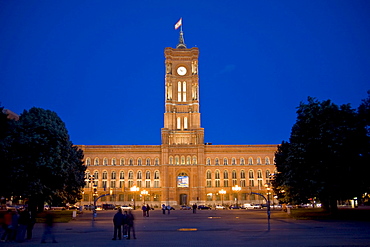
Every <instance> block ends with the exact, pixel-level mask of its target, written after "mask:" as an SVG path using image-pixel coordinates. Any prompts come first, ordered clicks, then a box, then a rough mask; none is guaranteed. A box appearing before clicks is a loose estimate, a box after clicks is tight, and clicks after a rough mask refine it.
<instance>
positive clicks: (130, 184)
mask: <svg viewBox="0 0 370 247" xmlns="http://www.w3.org/2000/svg"><path fill="white" fill-rule="evenodd" d="M132 186H134V181H132V180H130V181H128V187H129V188H131V187H132Z"/></svg>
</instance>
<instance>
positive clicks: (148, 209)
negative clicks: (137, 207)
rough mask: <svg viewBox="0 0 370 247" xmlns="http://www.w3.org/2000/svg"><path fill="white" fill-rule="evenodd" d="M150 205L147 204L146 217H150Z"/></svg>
mask: <svg viewBox="0 0 370 247" xmlns="http://www.w3.org/2000/svg"><path fill="white" fill-rule="evenodd" d="M149 211H150V206H149V204H146V217H149Z"/></svg>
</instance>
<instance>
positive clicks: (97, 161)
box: [94, 158, 99, 166]
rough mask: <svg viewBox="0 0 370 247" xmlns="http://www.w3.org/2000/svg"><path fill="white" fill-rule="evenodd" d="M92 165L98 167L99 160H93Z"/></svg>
mask: <svg viewBox="0 0 370 247" xmlns="http://www.w3.org/2000/svg"><path fill="white" fill-rule="evenodd" d="M94 165H96V166H98V165H99V159H98V158H95V160H94Z"/></svg>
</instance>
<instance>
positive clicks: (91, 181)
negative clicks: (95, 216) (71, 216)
mask: <svg viewBox="0 0 370 247" xmlns="http://www.w3.org/2000/svg"><path fill="white" fill-rule="evenodd" d="M88 179H89V183H90V184H91V190H90V192H91V197H90V196H89V210H91V198H92V197H94V194H93V183H94V175H90V176H89V177H88Z"/></svg>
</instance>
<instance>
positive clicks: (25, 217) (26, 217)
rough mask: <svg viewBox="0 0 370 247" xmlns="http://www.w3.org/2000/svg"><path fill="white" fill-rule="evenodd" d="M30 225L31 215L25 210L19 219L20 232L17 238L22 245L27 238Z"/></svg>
mask: <svg viewBox="0 0 370 247" xmlns="http://www.w3.org/2000/svg"><path fill="white" fill-rule="evenodd" d="M29 223H30V214H29V212H28V210H23V211H21V212H20V213H19V219H18V224H19V225H18V231H17V236H16V241H17V242H18V243H22V242H23V241H24V238H25V236H26V231H27V226H28V224H29Z"/></svg>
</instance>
